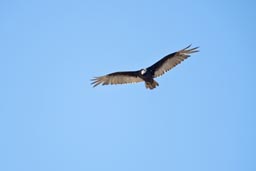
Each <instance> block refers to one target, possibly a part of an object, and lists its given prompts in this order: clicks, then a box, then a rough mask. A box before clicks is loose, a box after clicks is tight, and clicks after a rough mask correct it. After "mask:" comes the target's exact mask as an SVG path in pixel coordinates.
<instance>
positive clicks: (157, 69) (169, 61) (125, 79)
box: [92, 46, 198, 89]
mask: <svg viewBox="0 0 256 171" xmlns="http://www.w3.org/2000/svg"><path fill="white" fill-rule="evenodd" d="M189 48H190V46H188V47H186V48H184V49H182V50H180V51H177V52H174V53H171V54H169V55H167V56H165V57H163V58H162V59H160V60H159V61H158V62H156V63H155V64H153V65H152V66H150V67H148V68H145V69H141V70H138V71H123V72H114V73H110V74H107V75H105V76H100V77H95V78H94V79H92V81H93V82H92V84H93V86H94V87H96V86H97V85H99V84H102V85H108V84H127V83H137V82H142V81H144V82H145V86H146V88H148V89H154V88H156V87H157V86H158V85H159V84H158V83H157V82H156V81H155V80H154V78H156V77H159V76H161V75H163V74H164V73H165V72H167V71H169V70H170V69H172V68H173V67H175V66H176V65H177V64H179V63H181V62H182V61H183V60H185V59H187V58H188V57H189V56H190V54H191V53H195V52H198V50H197V48H198V47H195V48H191V49H189Z"/></svg>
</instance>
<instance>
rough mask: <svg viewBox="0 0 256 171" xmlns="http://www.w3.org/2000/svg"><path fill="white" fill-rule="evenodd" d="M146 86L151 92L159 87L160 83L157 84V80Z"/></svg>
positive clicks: (147, 83)
mask: <svg viewBox="0 0 256 171" xmlns="http://www.w3.org/2000/svg"><path fill="white" fill-rule="evenodd" d="M145 85H146V88H149V89H150V90H152V89H154V88H156V87H157V86H159V84H158V82H156V81H155V80H153V81H152V82H146V83H145Z"/></svg>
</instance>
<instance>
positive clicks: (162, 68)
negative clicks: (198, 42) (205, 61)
mask: <svg viewBox="0 0 256 171" xmlns="http://www.w3.org/2000/svg"><path fill="white" fill-rule="evenodd" d="M190 46H191V45H189V46H188V47H186V48H184V49H182V50H179V51H177V52H174V53H172V54H169V55H167V56H165V57H163V58H162V59H161V60H159V61H158V62H156V63H155V64H153V65H152V66H150V67H149V68H147V69H148V70H150V71H151V72H152V73H153V75H154V78H155V77H159V76H161V75H163V74H164V73H165V72H167V71H169V70H171V69H172V68H174V67H175V66H176V65H178V64H179V63H181V62H182V61H184V60H185V59H187V58H188V57H189V56H190V54H191V53H195V52H198V47H195V48H191V49H190Z"/></svg>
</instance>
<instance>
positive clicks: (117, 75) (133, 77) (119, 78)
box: [92, 71, 143, 87]
mask: <svg viewBox="0 0 256 171" xmlns="http://www.w3.org/2000/svg"><path fill="white" fill-rule="evenodd" d="M138 75H139V71H125V72H114V73H110V74H107V75H104V76H101V77H95V78H93V79H92V85H93V87H96V86H97V85H99V84H102V85H108V84H128V83H137V82H141V81H143V79H141V78H140V77H139V76H138Z"/></svg>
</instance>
